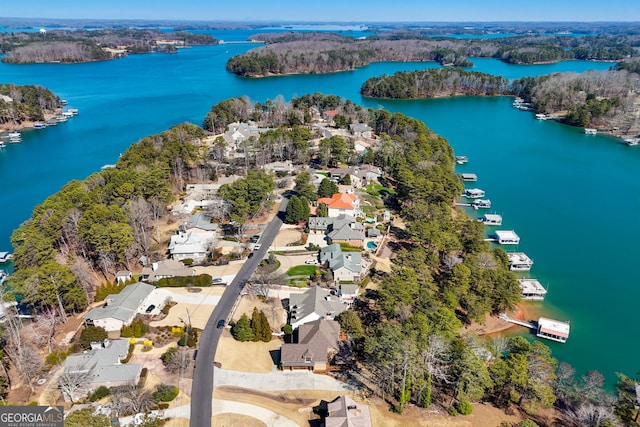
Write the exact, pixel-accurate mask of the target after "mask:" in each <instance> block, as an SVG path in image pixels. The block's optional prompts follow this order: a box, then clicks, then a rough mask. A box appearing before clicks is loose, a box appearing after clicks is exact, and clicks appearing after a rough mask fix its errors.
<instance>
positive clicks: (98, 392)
mask: <svg viewBox="0 0 640 427" xmlns="http://www.w3.org/2000/svg"><path fill="white" fill-rule="evenodd" d="M109 394H111V390H109V387H106V386H103V385H101V386H100V387H98V388H97V389H95V391H94V392H93V393H91V394H90V395H89V400H90V401H92V402H95V401H98V400H100V399H102V398H104V397H107V396H109Z"/></svg>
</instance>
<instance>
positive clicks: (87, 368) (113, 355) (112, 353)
mask: <svg viewBox="0 0 640 427" xmlns="http://www.w3.org/2000/svg"><path fill="white" fill-rule="evenodd" d="M128 353H129V340H125V339H119V340H108V339H107V340H104V341H103V342H97V343H91V350H89V351H87V352H84V353H79V354H71V355H69V356H68V357H67V358H66V359H65V361H64V368H63V376H62V378H61V379H59V382H60V383H61V384H62V387H61V389H62V396H63V398H64V400H65V401H70V400H73V401H76V400H78V399H81V398H83V397H86V396H87V394H89V393H91V392H93V391H94V390H95V389H97V388H98V387H101V386H105V387H118V386H125V385H136V384H137V383H138V381H140V375H141V374H142V365H141V364H137V363H136V364H129V363H124V364H123V363H122V360H123V359H125V358H126V357H127V355H128ZM64 374H66V375H64ZM69 376H71V377H73V376H77V378H78V379H82V386H81V387H79V388H78V389H77V390H74V391H70V390H68V388H65V387H64V379H65V377H69Z"/></svg>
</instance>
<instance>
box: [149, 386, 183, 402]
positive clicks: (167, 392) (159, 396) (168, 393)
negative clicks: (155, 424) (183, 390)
mask: <svg viewBox="0 0 640 427" xmlns="http://www.w3.org/2000/svg"><path fill="white" fill-rule="evenodd" d="M179 392H180V390H179V389H178V387H175V386H172V385H166V384H158V385H157V386H156V391H155V392H154V393H153V395H152V396H151V397H152V398H153V400H154V401H156V402H171V401H172V400H173V399H175V398H176V396H177V395H178V393H179Z"/></svg>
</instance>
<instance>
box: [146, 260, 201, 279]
mask: <svg viewBox="0 0 640 427" xmlns="http://www.w3.org/2000/svg"><path fill="white" fill-rule="evenodd" d="M195 275H196V270H195V269H193V268H190V267H185V266H184V264H183V263H182V262H180V261H176V260H174V259H166V260H164V261H158V262H154V263H152V264H151V267H144V268H143V269H142V280H144V281H146V282H151V283H153V282H157V281H158V280H160V279H165V278H169V277H190V276H195Z"/></svg>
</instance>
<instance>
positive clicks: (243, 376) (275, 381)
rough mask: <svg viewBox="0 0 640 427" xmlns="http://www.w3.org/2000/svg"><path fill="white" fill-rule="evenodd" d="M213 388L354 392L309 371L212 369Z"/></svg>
mask: <svg viewBox="0 0 640 427" xmlns="http://www.w3.org/2000/svg"><path fill="white" fill-rule="evenodd" d="M213 378H214V382H213V386H214V387H221V386H225V385H233V386H236V387H244V388H249V389H255V390H262V391H280V390H330V391H341V392H342V391H355V388H354V387H353V386H350V385H349V384H345V383H343V382H340V381H338V380H336V379H333V378H332V377H330V376H328V375H320V374H314V373H311V372H309V371H277V370H274V371H273V372H268V373H264V374H258V373H253V372H240V371H229V370H226V369H219V368H214V377H213Z"/></svg>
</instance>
